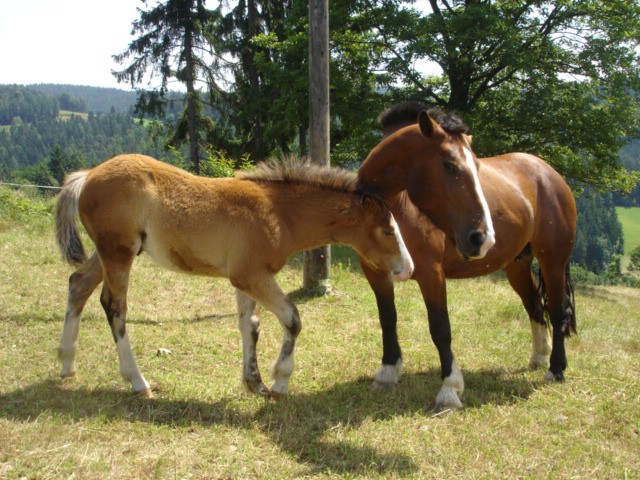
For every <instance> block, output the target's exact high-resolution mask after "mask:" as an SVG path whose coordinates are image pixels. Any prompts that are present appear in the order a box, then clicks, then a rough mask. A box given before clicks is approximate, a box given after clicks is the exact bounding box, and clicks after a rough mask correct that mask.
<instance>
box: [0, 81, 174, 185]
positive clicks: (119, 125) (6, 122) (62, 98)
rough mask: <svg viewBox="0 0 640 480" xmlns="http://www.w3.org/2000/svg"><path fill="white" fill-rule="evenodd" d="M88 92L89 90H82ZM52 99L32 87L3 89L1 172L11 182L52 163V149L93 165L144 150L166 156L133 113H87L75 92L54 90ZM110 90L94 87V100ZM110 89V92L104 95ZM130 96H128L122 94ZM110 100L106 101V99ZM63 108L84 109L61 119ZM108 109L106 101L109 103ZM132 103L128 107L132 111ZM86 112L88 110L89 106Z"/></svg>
mask: <svg viewBox="0 0 640 480" xmlns="http://www.w3.org/2000/svg"><path fill="white" fill-rule="evenodd" d="M84 89H85V90H86V91H87V92H88V91H89V89H90V87H84ZM54 90H55V91H57V92H59V93H57V96H52V95H50V94H46V93H43V92H40V91H37V90H34V89H32V88H29V87H22V86H15V85H14V86H0V173H1V175H2V178H4V179H7V178H12V177H15V176H16V175H17V173H16V172H18V171H22V170H24V169H25V168H28V167H34V166H37V165H39V164H40V163H42V162H46V161H48V159H49V157H50V155H51V152H52V151H53V150H54V148H56V147H57V148H61V149H62V150H63V151H65V152H66V154H67V155H69V156H73V157H74V158H79V159H80V164H81V165H95V164H98V163H100V162H102V161H104V160H105V159H107V158H109V157H112V156H113V155H116V154H119V153H125V152H140V153H145V154H148V155H153V156H156V157H159V158H160V157H162V156H163V155H164V154H165V153H164V149H163V148H162V145H159V144H158V143H157V142H155V141H153V140H152V138H151V137H150V135H149V131H148V128H147V127H145V126H143V125H142V124H141V123H140V122H139V121H137V120H135V119H134V118H133V117H132V116H131V115H130V114H129V113H118V112H116V111H114V109H111V110H110V111H108V112H99V113H94V112H93V111H91V110H90V112H91V113H88V114H83V113H81V112H82V111H83V110H85V108H84V107H85V106H86V104H85V100H83V99H80V98H76V97H73V96H72V93H73V92H75V91H78V90H76V89H73V90H69V91H66V90H64V88H63V86H61V88H60V89H54ZM108 90H109V89H94V94H93V95H88V96H87V98H94V104H97V103H99V102H97V101H96V100H95V99H98V98H100V97H101V95H102V94H103V93H107V96H106V97H105V99H109V98H112V97H110V95H109V92H108ZM105 91H106V92H105ZM124 93H126V92H124ZM104 101H108V100H104ZM61 105H63V106H64V107H66V108H73V107H74V106H75V108H76V109H77V110H80V111H79V112H77V114H73V113H72V114H71V115H70V116H66V117H65V118H64V119H62V118H60V116H59V113H60V109H61ZM105 105H106V103H105ZM131 105H132V104H131V103H129V106H128V107H127V108H128V109H130V108H131ZM87 109H88V107H87Z"/></svg>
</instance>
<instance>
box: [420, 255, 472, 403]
mask: <svg viewBox="0 0 640 480" xmlns="http://www.w3.org/2000/svg"><path fill="white" fill-rule="evenodd" d="M416 280H417V281H418V284H419V285H420V290H421V292H422V296H423V297H424V300H425V303H426V305H427V314H428V317H429V332H430V333H431V339H432V340H433V343H434V344H435V346H436V348H437V350H438V355H439V356H440V367H441V373H440V376H441V378H442V387H441V388H440V391H439V392H438V395H437V396H436V408H435V409H436V411H444V410H455V409H459V408H462V402H461V401H460V396H461V395H462V393H463V392H464V378H463V376H462V372H461V371H460V369H459V368H458V365H457V364H456V361H455V359H454V356H453V351H452V350H451V324H450V323H449V312H448V310H447V287H446V280H445V275H444V271H443V269H442V265H441V264H435V265H433V266H431V267H430V269H429V270H428V271H426V272H422V274H421V275H419V276H416Z"/></svg>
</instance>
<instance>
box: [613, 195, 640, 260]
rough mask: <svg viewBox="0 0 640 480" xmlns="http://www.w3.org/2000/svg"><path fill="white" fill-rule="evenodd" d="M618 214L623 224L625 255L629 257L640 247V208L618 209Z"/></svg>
mask: <svg viewBox="0 0 640 480" xmlns="http://www.w3.org/2000/svg"><path fill="white" fill-rule="evenodd" d="M616 212H617V213H618V219H619V220H620V223H622V232H623V235H624V254H625V255H626V256H628V255H629V254H630V253H631V251H632V250H633V249H634V248H636V247H638V246H640V208H638V207H630V208H623V207H617V208H616Z"/></svg>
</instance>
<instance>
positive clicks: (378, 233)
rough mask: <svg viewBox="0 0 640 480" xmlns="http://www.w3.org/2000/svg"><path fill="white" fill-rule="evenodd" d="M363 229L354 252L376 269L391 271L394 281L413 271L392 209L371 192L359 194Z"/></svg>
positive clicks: (406, 277)
mask: <svg viewBox="0 0 640 480" xmlns="http://www.w3.org/2000/svg"><path fill="white" fill-rule="evenodd" d="M362 209H363V210H364V225H361V227H362V226H363V227H364V229H362V233H361V235H360V240H359V242H358V244H357V245H355V244H354V248H355V249H356V252H357V253H358V255H359V256H360V259H361V261H363V262H364V263H366V264H367V266H368V267H369V268H371V269H373V270H375V271H377V272H382V273H385V274H386V273H391V274H393V276H394V279H395V280H397V281H404V280H408V279H409V278H411V276H412V275H413V260H412V259H411V256H410V255H409V251H408V250H407V247H406V246H405V244H404V240H403V239H402V235H401V234H400V229H399V228H398V225H397V224H396V221H395V219H394V218H393V215H392V213H391V211H390V210H389V209H388V208H387V207H386V206H385V204H384V203H383V202H382V200H380V199H379V198H377V197H376V196H374V195H364V196H363V197H362Z"/></svg>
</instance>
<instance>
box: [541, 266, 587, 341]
mask: <svg viewBox="0 0 640 480" xmlns="http://www.w3.org/2000/svg"><path fill="white" fill-rule="evenodd" d="M564 284H565V287H564V290H565V292H564V293H565V299H564V319H563V321H562V333H564V335H565V336H566V337H568V336H570V335H571V332H573V333H578V331H577V324H576V302H575V295H574V293H573V282H572V281H571V272H570V269H569V264H567V269H566V272H565V282H564ZM538 293H539V294H540V298H541V299H542V306H543V308H544V310H545V311H547V312H548V310H547V303H548V297H547V286H546V284H545V281H544V277H543V276H542V269H538Z"/></svg>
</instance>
